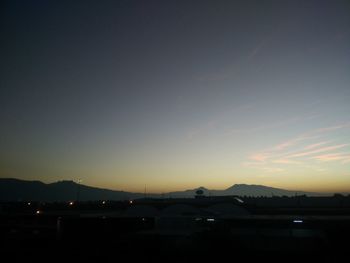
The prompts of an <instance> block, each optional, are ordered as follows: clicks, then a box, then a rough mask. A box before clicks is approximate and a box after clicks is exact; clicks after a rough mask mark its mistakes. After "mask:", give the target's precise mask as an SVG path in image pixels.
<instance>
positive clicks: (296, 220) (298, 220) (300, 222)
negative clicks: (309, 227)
mask: <svg viewBox="0 0 350 263" xmlns="http://www.w3.org/2000/svg"><path fill="white" fill-rule="evenodd" d="M293 223H295V224H302V223H303V220H300V219H294V220H293Z"/></svg>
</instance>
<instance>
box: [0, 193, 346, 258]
mask: <svg viewBox="0 0 350 263" xmlns="http://www.w3.org/2000/svg"><path fill="white" fill-rule="evenodd" d="M332 198H335V197H332ZM342 198H343V200H342V202H340V203H339V202H338V204H341V205H340V206H330V205H329V204H330V203H329V202H328V201H327V202H328V203H327V202H325V204H328V206H327V205H324V206H322V205H320V203H321V202H319V205H318V206H317V207H308V206H304V207H301V203H299V205H298V206H293V205H285V207H271V205H270V206H269V205H267V203H268V202H270V203H271V202H272V201H271V200H272V198H270V200H268V202H265V205H261V204H260V205H259V206H257V205H252V202H251V204H250V205H249V203H248V201H249V200H245V201H246V202H245V204H244V205H242V206H241V208H244V209H245V210H246V211H248V213H249V214H244V215H242V214H235V215H234V214H232V213H231V214H230V215H228V214H226V215H225V214H224V212H222V213H221V214H215V213H211V214H210V212H208V211H209V210H206V209H205V208H206V207H208V205H212V204H213V203H215V202H214V201H213V200H211V201H210V200H206V201H203V200H200V201H198V200H197V201H195V200H194V199H188V200H175V199H174V200H162V201H160V200H135V201H134V202H133V204H130V203H129V202H104V203H103V206H102V205H101V202H90V203H80V204H76V203H75V204H73V205H69V204H66V203H50V204H40V203H31V204H30V206H29V205H28V204H27V203H6V204H5V203H4V204H2V215H1V221H0V234H1V238H0V239H1V248H2V249H1V251H2V252H1V254H2V257H3V258H4V257H6V258H9V259H10V261H11V262H64V261H67V260H69V261H79V262H80V261H82V262H84V261H93V262H119V261H121V260H123V261H124V260H128V261H142V262H193V261H199V262H201V261H205V262H226V261H227V262H235V261H238V260H268V261H273V262H286V261H287V262H295V261H300V260H312V261H314V260H317V261H321V262H337V261H340V260H341V258H342V257H344V256H346V255H347V253H348V237H349V236H350V209H349V206H348V205H347V202H348V197H342ZM275 199H276V198H275ZM266 200H267V199H266ZM266 200H265V201H266ZM281 200H282V198H280V200H279V203H281V202H282V201H281ZM324 200H325V199H324ZM186 201H187V203H186ZM250 201H252V200H250ZM338 201H339V199H338ZM220 202H221V204H223V200H220ZM179 203H181V204H182V205H183V204H185V205H190V206H191V207H192V208H196V209H197V208H198V209H199V210H196V211H201V212H200V213H197V214H191V212H190V211H187V212H186V213H180V212H179V213H177V214H176V213H168V214H165V213H164V211H165V209H166V208H167V207H168V208H169V207H170V206H174V205H175V206H176V205H178V204H179ZM260 203H262V200H260ZM145 206H146V207H152V208H157V211H161V212H159V213H158V214H157V215H155V216H142V215H141V214H142V213H144V214H146V212H147V211H148V212H149V210H145V209H141V210H140V215H139V216H138V215H136V214H135V215H134V216H127V211H128V209H131V207H134V208H135V207H139V208H140V207H143V208H145ZM237 206H238V205H237ZM39 209H40V210H39ZM37 210H39V211H40V213H39V214H36V211H37ZM180 210H181V209H180ZM133 211H134V210H133ZM162 211H163V212H162Z"/></svg>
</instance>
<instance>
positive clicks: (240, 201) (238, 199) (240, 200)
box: [235, 197, 244, 204]
mask: <svg viewBox="0 0 350 263" xmlns="http://www.w3.org/2000/svg"><path fill="white" fill-rule="evenodd" d="M235 199H236V200H237V201H238V202H239V203H241V204H242V203H244V201H243V200H242V199H240V198H238V197H235Z"/></svg>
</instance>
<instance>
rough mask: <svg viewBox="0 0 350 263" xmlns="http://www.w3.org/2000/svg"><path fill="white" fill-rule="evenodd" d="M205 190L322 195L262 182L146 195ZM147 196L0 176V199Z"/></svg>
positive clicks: (210, 192)
mask: <svg viewBox="0 0 350 263" xmlns="http://www.w3.org/2000/svg"><path fill="white" fill-rule="evenodd" d="M199 189H200V190H202V191H203V195H204V196H227V195H238V196H254V197H256V196H294V195H296V194H297V195H308V196H319V195H322V194H320V193H311V192H302V191H290V190H284V189H280V188H273V187H268V186H263V185H247V184H235V185H233V186H231V187H229V188H227V189H225V190H209V189H207V188H205V187H199V188H195V189H190V190H185V191H177V192H170V193H166V194H162V195H160V194H147V197H151V198H161V197H167V198H169V197H170V198H193V197H194V196H195V194H196V191H197V190H199ZM142 197H145V195H144V194H143V193H131V192H125V191H116V190H109V189H102V188H96V187H91V186H86V185H83V184H77V183H75V182H73V181H59V182H55V183H49V184H45V183H43V182H40V181H25V180H19V179H13V178H4V179H1V178H0V200H1V201H26V200H33V201H34V200H35V201H70V200H80V201H92V200H128V199H137V198H142Z"/></svg>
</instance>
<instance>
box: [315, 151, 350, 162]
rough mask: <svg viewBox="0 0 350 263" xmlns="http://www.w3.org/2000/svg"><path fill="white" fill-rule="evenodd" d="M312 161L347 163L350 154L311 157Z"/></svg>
mask: <svg viewBox="0 0 350 263" xmlns="http://www.w3.org/2000/svg"><path fill="white" fill-rule="evenodd" d="M312 159H315V160H318V161H322V162H330V161H339V160H341V161H345V162H347V161H349V160H350V154H349V153H331V154H323V155H317V156H313V157H312Z"/></svg>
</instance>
